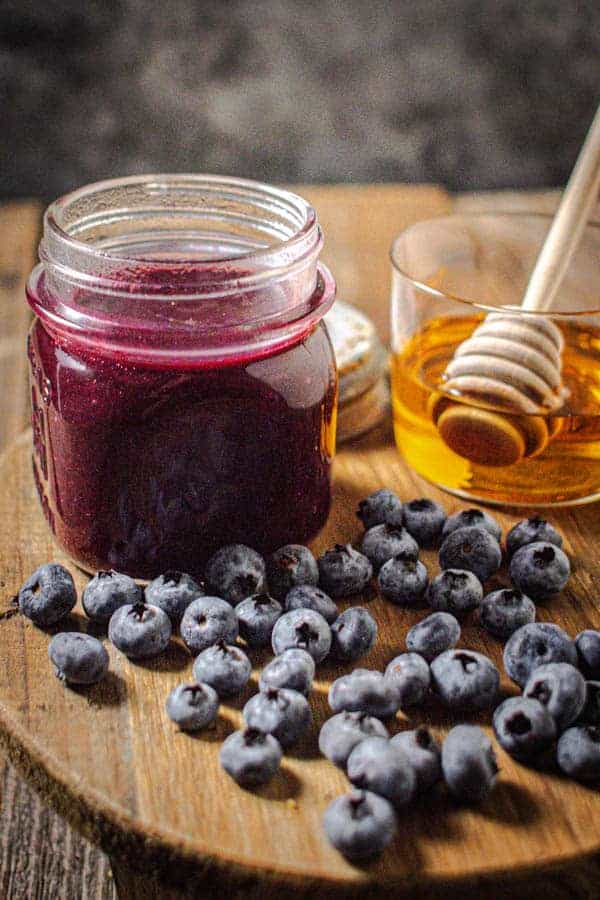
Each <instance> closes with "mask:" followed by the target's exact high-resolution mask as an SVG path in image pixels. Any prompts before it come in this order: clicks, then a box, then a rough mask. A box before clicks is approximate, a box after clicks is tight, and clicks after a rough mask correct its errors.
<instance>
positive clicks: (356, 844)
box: [323, 791, 397, 860]
mask: <svg viewBox="0 0 600 900" xmlns="http://www.w3.org/2000/svg"><path fill="white" fill-rule="evenodd" d="M323 828H324V831H325V834H326V835H327V838H328V839H329V841H330V843H331V844H333V846H334V847H335V849H336V850H339V852H340V853H342V854H343V855H344V856H345V857H347V858H348V859H352V860H366V859H371V858H373V857H375V856H379V855H380V854H381V853H382V852H383V851H384V850H385V848H386V847H387V845H388V844H389V843H390V841H392V840H393V838H394V835H395V834H396V828H397V823H396V815H395V813H394V807H393V806H392V804H391V803H390V802H389V800H386V799H385V798H384V797H379V796H378V795H377V794H373V793H371V792H370V791H351V792H350V793H349V794H344V795H343V796H342V797H337V798H336V799H335V800H334V801H333V802H332V803H330V804H329V806H328V807H327V809H326V810H325V815H324V816H323Z"/></svg>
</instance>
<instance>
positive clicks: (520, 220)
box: [391, 212, 600, 507]
mask: <svg viewBox="0 0 600 900" xmlns="http://www.w3.org/2000/svg"><path fill="white" fill-rule="evenodd" d="M550 224H551V218H550V217H549V216H546V215H540V214H534V213H527V212H519V213H516V212H515V213H503V212H494V213H479V214H470V215H464V214H463V215H453V216H447V217H443V218H439V219H435V220H431V221H428V222H419V223H417V224H416V225H413V226H411V227H410V228H408V229H407V230H406V231H405V232H403V233H402V234H401V235H400V236H399V237H398V238H397V239H396V241H395V242H394V244H393V246H392V254H391V256H392V303H391V313H392V322H391V324H392V364H391V374H392V398H393V412H394V431H395V436H396V443H397V445H398V448H399V450H400V452H401V454H402V455H403V457H404V458H405V460H406V461H407V462H408V463H409V464H410V465H411V466H412V467H413V468H414V469H415V470H416V471H417V472H418V473H419V474H420V475H422V476H424V477H425V478H427V479H428V480H429V481H432V482H433V483H434V484H437V485H438V486H439V487H442V488H445V489H446V490H449V491H452V492H453V493H455V494H458V495H459V496H461V497H465V498H469V499H476V500H481V501H484V502H488V503H495V504H504V505H511V506H534V507H541V506H561V505H570V504H575V503H585V502H590V501H592V500H597V499H598V498H599V497H600V308H599V307H600V304H599V303H598V291H597V271H598V258H599V255H600V225H599V224H598V223H594V222H591V223H589V224H588V226H587V228H586V230H585V233H584V235H583V238H582V240H581V243H580V245H579V247H578V249H577V251H576V253H575V254H574V256H573V259H572V260H571V262H570V264H569V268H568V270H567V272H566V275H565V278H564V281H563V282H562V283H561V287H560V291H559V293H558V295H557V297H556V298H555V300H554V302H553V305H552V309H550V310H546V311H540V312H535V313H531V312H525V311H524V310H522V309H521V308H520V305H521V302H522V299H523V296H524V294H525V289H526V287H527V283H528V280H529V276H530V274H531V272H532V270H533V267H534V265H535V261H536V259H537V256H538V254H539V252H540V250H541V247H542V245H543V242H544V238H545V236H546V234H547V232H548V229H549V227H550ZM467 341H468V343H467Z"/></svg>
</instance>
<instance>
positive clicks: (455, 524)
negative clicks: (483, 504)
mask: <svg viewBox="0 0 600 900" xmlns="http://www.w3.org/2000/svg"><path fill="white" fill-rule="evenodd" d="M457 528H484V529H485V530H486V531H487V532H488V533H489V534H491V536H492V537H493V538H495V540H496V542H497V543H498V544H499V543H500V541H501V540H502V529H501V527H500V525H499V524H498V522H497V521H496V520H495V519H494V518H493V516H490V514H489V513H486V512H484V510H482V509H461V510H460V512H457V513H454V515H453V516H448V518H447V519H446V521H445V523H444V527H443V529H442V540H445V539H446V538H447V537H448V535H449V534H452V532H453V531H456V529H457Z"/></svg>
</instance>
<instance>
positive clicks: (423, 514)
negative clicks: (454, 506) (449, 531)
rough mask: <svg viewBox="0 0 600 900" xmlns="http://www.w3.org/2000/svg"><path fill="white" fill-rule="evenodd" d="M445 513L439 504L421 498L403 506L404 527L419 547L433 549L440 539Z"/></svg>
mask: <svg viewBox="0 0 600 900" xmlns="http://www.w3.org/2000/svg"><path fill="white" fill-rule="evenodd" d="M445 521H446V513H445V511H444V509H443V508H442V507H441V506H440V504H439V503H434V501H433V500H428V499H427V498H426V497H423V498H422V499H420V500H411V501H410V502H409V503H405V504H404V527H405V528H406V530H407V531H408V533H409V534H410V535H412V537H414V539H415V541H416V542H417V544H418V545H419V547H433V546H435V544H437V542H438V541H439V539H440V535H441V533H442V528H443V527H444V522H445Z"/></svg>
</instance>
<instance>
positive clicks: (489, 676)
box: [431, 650, 500, 710]
mask: <svg viewBox="0 0 600 900" xmlns="http://www.w3.org/2000/svg"><path fill="white" fill-rule="evenodd" d="M431 680H432V684H433V688H434V690H435V691H436V693H437V694H438V696H439V697H440V698H441V699H442V701H443V702H444V703H445V704H446V706H449V707H450V708H452V709H466V710H476V709H485V708H486V707H488V706H492V705H493V704H494V702H495V700H496V698H497V696H498V688H499V685H500V674H499V672H498V669H497V668H496V666H495V665H494V663H493V662H492V661H491V659H488V657H487V656H484V655H483V653H476V652H475V651H474V650H446V652H445V653H441V654H440V655H439V656H437V657H436V658H435V659H434V660H433V662H432V663H431Z"/></svg>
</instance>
